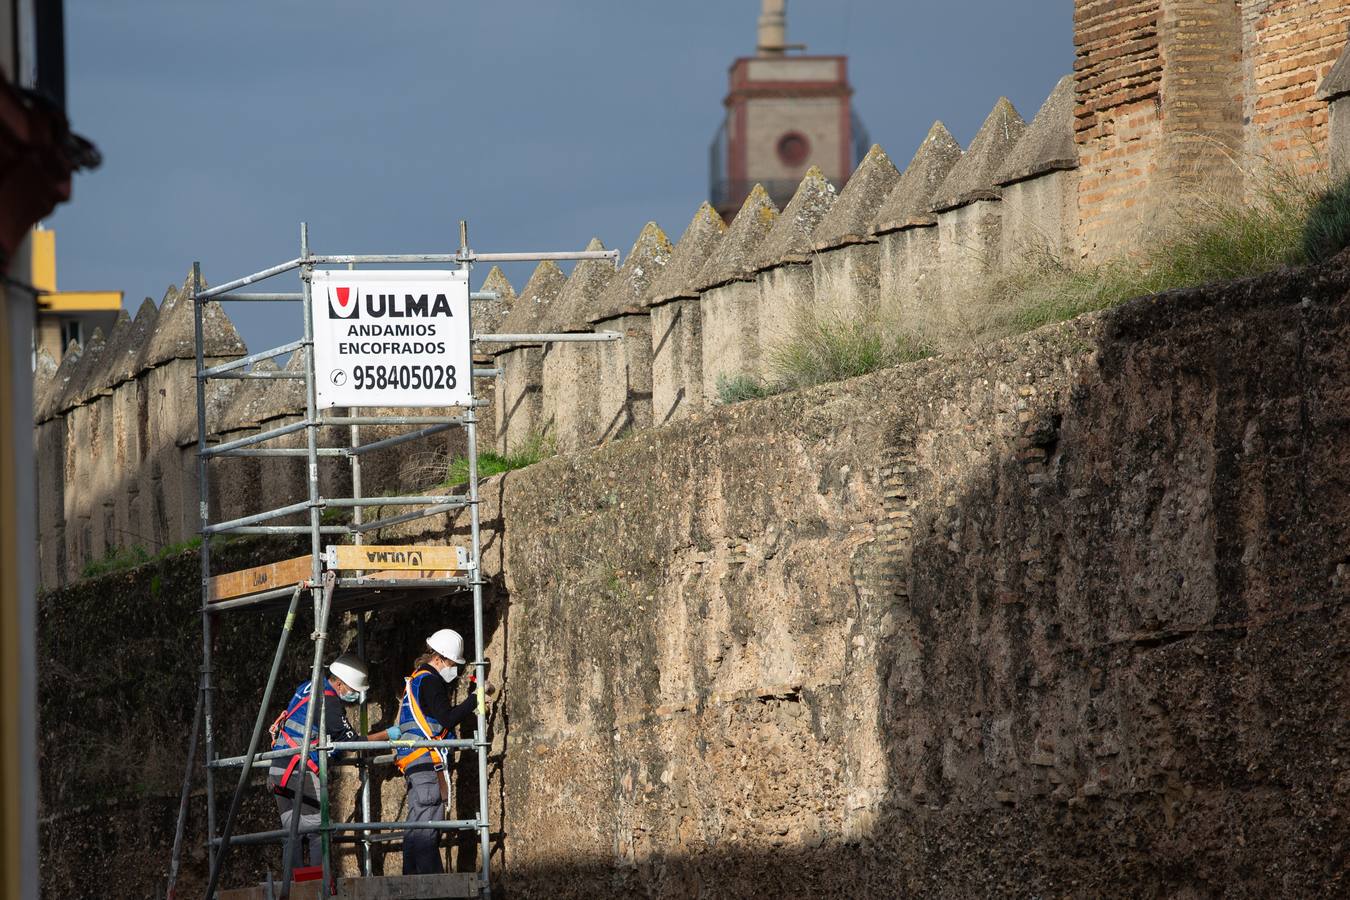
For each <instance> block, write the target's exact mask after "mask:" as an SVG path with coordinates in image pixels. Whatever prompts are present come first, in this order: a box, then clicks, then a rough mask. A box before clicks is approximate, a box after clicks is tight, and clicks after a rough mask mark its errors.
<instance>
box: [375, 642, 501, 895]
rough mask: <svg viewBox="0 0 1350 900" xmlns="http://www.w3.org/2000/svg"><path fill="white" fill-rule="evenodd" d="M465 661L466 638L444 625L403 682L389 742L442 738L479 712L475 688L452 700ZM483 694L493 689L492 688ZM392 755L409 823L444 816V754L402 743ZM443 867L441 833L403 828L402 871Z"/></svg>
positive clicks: (422, 872) (423, 871) (429, 871)
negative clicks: (404, 788) (455, 702)
mask: <svg viewBox="0 0 1350 900" xmlns="http://www.w3.org/2000/svg"><path fill="white" fill-rule="evenodd" d="M462 665H464V638H462V637H460V635H459V633H458V632H456V631H452V630H451V629H449V628H442V629H441V630H440V631H437V632H436V633H435V634H433V635H432V636H431V637H429V638H427V652H426V653H424V654H423V655H422V656H420V657H418V659H417V662H416V663H415V666H414V668H413V673H412V674H411V675H409V676H408V678H407V681H406V683H405V686H404V689H403V699H402V701H401V702H400V704H399V711H398V723H397V724H396V725H391V726H390V727H389V730H388V734H389V739H390V740H398V739H400V738H403V739H409V738H411V739H413V740H419V741H431V740H439V739H440V738H444V737H446V736H447V735H448V734H450V732H451V731H452V730H453V729H454V728H455V727H456V726H457V725H459V723H460V722H462V721H464V720H465V719H466V718H468V717H469V715H471V714H472V713H473V712H474V711H475V708H476V707H477V705H478V702H479V697H478V696H477V692H476V691H475V690H473V689H472V688H471V689H470V691H469V696H468V698H467V699H466V700H464V702H462V703H460V704H458V705H454V706H452V705H451V703H450V684H451V683H452V682H453V681H454V680H455V678H456V676H457V675H458V674H459V667H460V666H462ZM470 681H471V682H472V681H473V679H472V676H471V677H470ZM484 693H485V694H488V695H491V694H493V693H495V692H494V691H493V690H491V689H490V687H488V688H486V689H485V690H484ZM394 757H395V762H396V763H397V765H398V767H399V770H400V771H402V772H403V776H404V777H405V778H406V779H407V782H408V821H409V822H434V821H436V820H438V819H442V818H444V817H445V806H446V803H447V802H448V801H449V798H450V782H449V777H450V776H449V773H448V772H447V771H446V763H447V760H446V758H445V756H444V755H443V754H442V753H441V752H440V751H438V750H433V749H431V748H428V747H416V748H403V747H400V748H398V749H396V750H395V751H394ZM443 871H445V870H444V868H443V866H442V864H441V854H440V832H438V831H435V830H434V829H430V828H410V829H408V830H407V831H405V832H404V835H403V874H404V875H434V874H440V873H441V872H443Z"/></svg>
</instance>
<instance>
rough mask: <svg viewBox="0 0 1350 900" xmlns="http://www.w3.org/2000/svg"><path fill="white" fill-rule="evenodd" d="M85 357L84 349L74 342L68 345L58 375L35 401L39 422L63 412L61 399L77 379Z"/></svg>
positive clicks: (35, 413)
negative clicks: (60, 407)
mask: <svg viewBox="0 0 1350 900" xmlns="http://www.w3.org/2000/svg"><path fill="white" fill-rule="evenodd" d="M83 355H84V349H83V348H82V347H80V345H79V344H77V343H75V342H74V341H73V340H72V341H71V342H70V343H69V344H67V345H66V352H65V353H64V354H63V355H62V357H61V364H60V365H59V366H57V367H56V374H55V375H53V376H52V378H51V381H49V382H47V384H46V387H45V388H44V390H43V391H42V393H41V394H39V395H38V396H37V397H36V398H35V399H34V403H33V407H34V409H33V414H34V418H35V419H36V420H37V421H39V422H43V421H46V420H47V419H50V418H52V417H53V416H56V415H58V414H59V413H60V412H61V410H60V409H59V408H58V407H59V406H60V404H61V398H62V397H63V396H65V393H66V391H67V389H68V388H69V387H70V382H71V379H73V378H74V377H75V372H76V370H77V369H79V367H80V357H81V356H83Z"/></svg>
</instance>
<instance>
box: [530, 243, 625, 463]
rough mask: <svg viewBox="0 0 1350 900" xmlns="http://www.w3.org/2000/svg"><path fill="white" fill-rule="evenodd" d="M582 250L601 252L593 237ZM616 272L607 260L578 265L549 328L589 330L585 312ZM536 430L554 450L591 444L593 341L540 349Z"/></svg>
mask: <svg viewBox="0 0 1350 900" xmlns="http://www.w3.org/2000/svg"><path fill="white" fill-rule="evenodd" d="M586 249H587V250H603V249H605V248H604V245H603V244H601V243H600V242H599V241H598V240H592V241H591V242H590V244H588V245H587V247H586ZM614 276H615V272H614V266H613V265H611V264H610V263H609V262H608V261H606V260H583V261H582V262H579V263H577V266H576V268H575V269H573V270H572V274H571V275H570V276H569V277H568V279H567V283H566V284H565V285H563V289H562V292H561V293H560V294H559V295H558V300H557V302H556V303H555V304H553V305H552V306H551V307H550V309H556V310H558V311H559V312H558V313H557V318H556V319H555V322H556V323H557V324H556V325H555V326H553V327H552V328H550V329H548V330H557V331H590V330H591V328H590V312H591V310H593V309H594V308H595V306H596V304H597V303H599V301H600V298H601V297H602V296H603V295H604V292H605V290H606V288H607V287H608V286H609V284H610V282H611V281H613V279H614ZM543 373H544V375H543V388H544V389H543V395H542V411H541V417H542V425H541V430H542V431H543V432H544V433H546V434H550V435H552V436H553V438H554V440H555V441H556V442H557V446H558V448H559V449H563V450H577V449H580V448H582V447H589V446H591V445H592V444H593V443H595V440H596V437H597V435H598V434H599V427H600V426H599V420H600V404H599V399H598V395H599V390H600V355H599V351H598V349H597V347H596V345H595V344H593V343H561V344H550V345H549V346H547V347H545V349H544V359H543Z"/></svg>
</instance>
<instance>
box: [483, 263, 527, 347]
mask: <svg viewBox="0 0 1350 900" xmlns="http://www.w3.org/2000/svg"><path fill="white" fill-rule="evenodd" d="M478 289H479V290H480V291H495V292H496V293H497V294H498V298H497V299H496V300H479V301H477V302H476V303H474V305H473V330H474V333H475V334H498V333H502V332H503V329H502V322H504V321H506V317H507V316H508V315H510V313H511V307H512V306H513V305H514V304H515V302H516V289H515V288H513V287H512V286H511V280H510V279H509V278H507V277H506V273H505V272H503V271H502V270H501V267H500V266H493V267H492V268H491V269H490V270H488V273H487V277H486V278H484V279H483V283H482V284H481V285H479V287H478ZM486 349H488V350H491V349H492V348H491V347H488V348H486Z"/></svg>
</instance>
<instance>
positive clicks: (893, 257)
mask: <svg viewBox="0 0 1350 900" xmlns="http://www.w3.org/2000/svg"><path fill="white" fill-rule="evenodd" d="M961 156H962V151H961V145H960V144H958V143H957V142H956V139H955V138H953V137H952V136H951V133H950V132H949V131H947V127H946V126H945V125H943V124H942V123H941V122H934V123H933V125H932V127H931V128H929V129H928V134H927V136H925V137H924V140H923V143H921V144H920V145H919V149H918V150H916V151H915V152H914V157H913V158H912V159H911V160H910V162H909V165H908V166H907V167H906V168H905V171H904V173H903V174H902V175H901V176H900V180H899V181H898V182H896V185H895V187H894V188H893V189H892V190H891V193H890V195H889V196H888V197H887V198H886V201H885V202H884V203H883V204H882V206H881V209H880V210H879V211H878V212H877V222H878V224H877V226H876V227H875V228H873V234H875V235H877V237H878V247H877V295H878V299H879V300H880V302H882V303H885V304H887V305H888V306H890V307H891V308H892V309H894V310H895V311H896V317H897V321H900V322H905V323H910V326H911V327H913V326H914V325H915V323H917V322H918V321H919V314H920V313H921V312H923V311H924V310H925V309H926V307H927V304H928V303H929V301H930V300H931V298H932V296H933V294H934V292H935V291H936V290H937V286H938V283H939V280H940V279H939V278H938V275H937V273H936V271H935V270H936V266H937V229H936V228H935V227H934V226H936V225H937V219H936V218H935V217H934V216H933V213H932V212H931V210H932V206H933V196H934V195H935V194H936V193H937V190H938V188H940V187H941V186H942V183H943V182H944V181H946V180H947V176H948V175H950V174H951V171H952V169H953V168H954V167H955V166H956V164H957V163H958V162H960V160H961Z"/></svg>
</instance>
